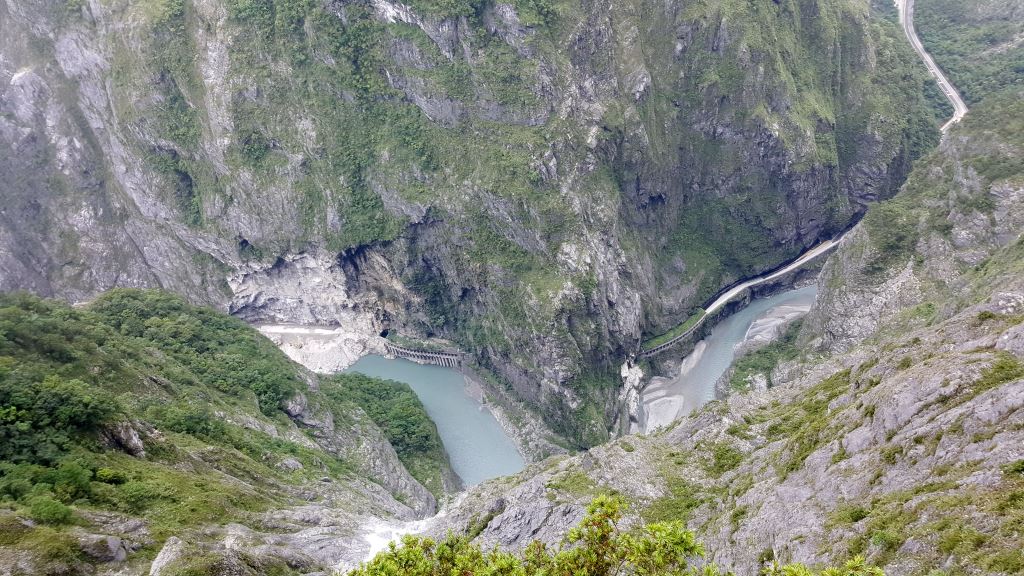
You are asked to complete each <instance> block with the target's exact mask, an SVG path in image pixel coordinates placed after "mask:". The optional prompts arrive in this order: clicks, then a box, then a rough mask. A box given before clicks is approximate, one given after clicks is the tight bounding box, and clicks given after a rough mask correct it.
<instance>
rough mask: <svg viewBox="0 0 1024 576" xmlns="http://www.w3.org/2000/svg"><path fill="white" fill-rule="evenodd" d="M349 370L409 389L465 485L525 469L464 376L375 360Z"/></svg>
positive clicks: (367, 359) (364, 359)
mask: <svg viewBox="0 0 1024 576" xmlns="http://www.w3.org/2000/svg"><path fill="white" fill-rule="evenodd" d="M348 370H351V371H353V372H360V373H362V374H366V375H367V376H375V377H377V378H385V379H388V380H397V381H399V382H405V383H406V384H408V385H409V387H410V388H412V390H413V392H415V393H416V395H417V396H419V399H420V401H421V402H423V406H424V408H426V410H427V414H429V415H430V418H431V419H432V420H433V421H434V423H435V424H437V431H438V433H439V434H440V436H441V441H442V442H444V447H445V450H447V451H448V456H449V458H450V459H451V463H452V468H453V469H454V470H455V473H456V474H458V475H459V478H462V482H463V483H464V484H465V485H466V486H473V485H476V484H479V483H481V482H483V481H484V480H489V479H491V478H497V477H498V476H507V475H509V474H515V473H516V472H519V471H520V470H522V469H523V467H524V466H525V463H524V462H523V458H522V456H520V454H519V451H518V450H516V446H515V444H513V442H512V440H511V439H510V438H509V437H508V435H507V434H505V431H504V430H503V429H502V428H501V425H499V424H498V421H497V420H495V418H494V415H492V414H491V412H490V410H488V409H487V408H485V407H484V406H482V405H481V404H480V402H478V401H477V400H476V399H474V398H473V397H472V396H470V395H469V394H468V393H467V391H466V381H465V376H463V375H462V374H461V373H459V372H458V371H456V370H452V369H451V368H442V367H441V366H428V365H423V364H417V363H415V362H410V361H408V360H405V359H402V358H396V359H389V358H384V357H383V356H377V355H371V356H364V357H362V358H360V359H359V361H358V362H356V363H355V364H353V365H352V366H350V367H349V368H348Z"/></svg>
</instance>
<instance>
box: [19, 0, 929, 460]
mask: <svg viewBox="0 0 1024 576" xmlns="http://www.w3.org/2000/svg"><path fill="white" fill-rule="evenodd" d="M924 82H925V77H924V75H923V74H922V70H921V68H920V66H919V65H918V64H917V63H916V61H915V59H914V57H913V55H912V54H911V53H910V51H909V49H908V48H906V47H905V45H904V43H903V41H902V39H901V38H900V36H899V33H898V31H897V30H896V29H895V27H894V26H892V25H891V24H889V23H886V22H882V21H877V20H875V19H874V18H872V16H871V11H870V9H869V6H868V2H867V0H780V1H778V2H748V1H746V0H715V1H700V2H686V3H682V2H670V3H667V4H666V3H651V2H643V1H640V0H631V1H628V2H614V3H613V2H608V1H606V0H599V1H596V2H587V3H584V4H577V3H572V2H567V1H564V0H515V1H514V2H512V3H497V2H489V1H488V2H465V1H455V2H434V1H432V0H417V1H415V2H412V3H411V4H409V5H405V4H401V3H397V2H392V1H391V0H373V1H369V0H356V1H347V0H346V1H327V0H145V1H141V2H136V1H132V2H128V1H126V0H115V1H110V2H106V1H105V2H98V1H91V0H90V1H86V0H73V1H58V0H30V1H25V2H20V1H19V2H5V3H3V4H2V5H0V142H2V144H3V149H4V150H5V151H6V153H4V154H0V173H2V174H3V175H4V182H3V184H2V186H3V188H2V190H3V197H4V200H5V201H4V203H3V204H4V205H3V206H2V207H0V289H4V290H10V289H14V288H24V289H29V290H31V291H34V292H37V293H40V294H43V295H55V296H59V297H62V298H66V299H69V300H73V301H77V300H83V299H88V298H90V297H92V296H94V295H95V294H97V293H99V292H101V291H103V290H106V289H108V288H111V287H115V286H137V287H138V286H149V287H153V286H159V287H163V288H166V289H168V290H171V291H174V292H177V293H179V294H183V295H185V296H187V297H188V298H189V299H190V300H192V301H193V302H198V303H206V304H213V305H217V306H222V307H230V309H231V310H232V311H233V312H234V313H236V314H237V315H239V316H240V317H242V318H244V319H247V320H250V321H254V322H261V321H275V322H289V323H302V324H330V325H334V324H343V325H346V326H352V327H353V330H354V332H356V334H357V335H358V336H359V337H360V338H362V339H363V340H366V341H368V340H371V339H373V338H375V337H376V335H377V334H378V333H379V332H381V331H383V330H385V329H395V328H399V329H401V330H402V331H403V332H406V333H408V334H410V335H420V336H422V335H431V334H437V335H441V336H444V337H446V338H449V339H451V340H453V341H455V342H457V343H459V345H461V346H462V347H463V348H464V349H466V350H467V351H469V352H470V353H472V354H474V355H475V356H476V357H477V358H478V359H479V360H480V362H481V363H482V364H483V366H484V367H485V368H489V369H491V370H493V371H494V372H496V373H497V374H498V375H499V376H500V378H501V379H502V380H503V381H504V382H506V383H508V384H510V385H511V386H512V388H513V389H514V391H515V393H516V395H517V396H519V397H520V398H523V399H525V400H527V401H529V402H530V403H532V404H533V405H534V406H537V407H539V409H540V412H541V413H542V414H543V415H544V416H545V417H546V418H547V420H548V422H549V424H551V425H552V426H554V427H555V428H556V429H557V430H558V431H559V432H561V433H563V434H564V435H566V436H567V437H568V438H570V439H571V441H572V442H574V443H575V444H578V445H592V444H594V443H595V442H598V441H600V440H602V439H604V438H606V437H607V434H608V432H607V431H608V428H609V424H610V422H611V421H612V419H613V416H614V414H615V406H614V404H615V398H616V388H617V387H618V372H617V370H618V365H619V360H620V359H621V357H622V356H623V355H625V354H626V353H628V352H631V351H633V350H635V349H636V346H637V344H638V342H639V341H640V340H641V339H642V338H643V337H644V336H649V335H651V334H655V333H658V332H660V331H663V330H665V329H667V328H669V327H670V326H671V325H673V324H674V323H677V322H679V321H681V320H682V319H684V318H686V317H687V316H688V314H689V312H690V309H691V307H692V306H695V305H697V304H699V303H700V302H702V301H703V299H704V298H706V297H707V296H708V295H710V294H711V293H713V292H714V291H716V290H717V289H718V288H719V287H720V286H722V285H724V284H728V283H729V282H731V281H732V280H735V279H737V278H739V277H742V276H745V275H749V274H752V273H755V272H757V271H759V270H762V269H765V268H767V267H770V266H771V265H773V264H775V263H777V262H779V261H782V260H784V259H786V258H789V257H792V256H794V255H795V254H797V253H798V252H799V251H800V250H801V249H803V248H805V247H807V246H809V245H812V244H813V243H815V242H816V241H818V240H819V239H821V238H823V237H825V236H828V235H831V234H834V233H835V232H836V231H838V230H840V229H843V228H844V227H846V226H847V225H848V224H849V223H850V222H851V221H852V220H853V219H854V218H855V217H856V216H857V215H859V214H860V213H861V212H862V211H863V209H864V205H865V203H866V202H867V201H869V200H874V199H877V198H884V197H887V196H889V195H891V194H892V192H893V191H894V190H895V187H896V186H897V185H898V184H899V183H900V182H901V181H902V179H903V178H904V176H905V174H906V173H907V171H908V169H909V162H910V160H911V159H912V158H914V157H915V156H917V155H918V154H919V153H920V152H921V151H922V150H924V149H926V148H927V146H928V145H930V144H931V143H933V142H934V139H935V130H934V125H933V124H934V122H933V120H932V119H931V117H930V115H929V113H928V111H927V110H926V109H925V105H924V101H923V98H922V96H921V94H922V86H923V85H924ZM296 294H302V295H303V296H302V298H297V297H296ZM570 413H571V414H574V415H577V416H576V417H574V418H565V417H564V415H565V414H570Z"/></svg>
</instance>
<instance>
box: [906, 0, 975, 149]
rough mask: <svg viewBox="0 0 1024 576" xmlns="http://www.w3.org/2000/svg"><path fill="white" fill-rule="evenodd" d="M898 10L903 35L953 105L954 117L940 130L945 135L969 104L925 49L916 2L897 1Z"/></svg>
mask: <svg viewBox="0 0 1024 576" xmlns="http://www.w3.org/2000/svg"><path fill="white" fill-rule="evenodd" d="M896 8H897V9H898V10H899V12H900V25H901V26H902V27H903V33H904V34H906V35H907V40H910V45H911V46H913V47H914V50H915V51H916V52H917V55H918V56H920V57H921V60H924V65H925V66H927V67H928V71H929V72H931V75H932V77H934V78H935V82H936V83H937V84H938V85H939V89H940V90H942V93H943V94H945V95H946V99H947V100H949V103H950V104H952V105H953V117H952V118H950V119H949V121H948V122H946V123H945V124H943V125H942V128H940V130H942V133H943V134H945V133H946V132H947V131H948V130H949V128H950V126H952V125H953V124H956V123H957V122H959V121H960V120H962V119H963V117H964V115H966V114H967V104H966V103H964V100H963V98H961V97H960V93H959V92H958V91H957V89H956V86H953V83H952V82H950V81H949V78H946V75H945V74H944V73H943V72H942V69H941V68H939V66H938V64H936V63H935V60H933V59H932V57H931V54H928V51H927V50H925V49H924V45H923V44H921V39H920V38H918V37H917V31H916V30H915V29H914V0H896Z"/></svg>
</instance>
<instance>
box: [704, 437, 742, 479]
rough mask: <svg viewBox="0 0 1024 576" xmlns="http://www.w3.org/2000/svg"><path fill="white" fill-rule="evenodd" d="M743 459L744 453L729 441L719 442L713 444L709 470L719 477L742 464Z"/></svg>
mask: <svg viewBox="0 0 1024 576" xmlns="http://www.w3.org/2000/svg"><path fill="white" fill-rule="evenodd" d="M742 461H743V453H742V452H740V451H739V450H737V449H736V448H735V447H733V445H732V444H730V443H728V442H717V443H715V444H713V445H711V462H710V463H709V464H708V466H707V471H708V473H709V474H711V475H712V476H714V477H716V478H718V477H720V476H721V475H722V474H725V473H726V472H728V471H729V470H732V469H733V468H735V467H737V466H739V465H740V462H742Z"/></svg>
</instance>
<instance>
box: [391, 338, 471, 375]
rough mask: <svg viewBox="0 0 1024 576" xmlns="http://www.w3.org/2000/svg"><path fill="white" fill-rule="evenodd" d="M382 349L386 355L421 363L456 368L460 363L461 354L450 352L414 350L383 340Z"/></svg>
mask: <svg viewBox="0 0 1024 576" xmlns="http://www.w3.org/2000/svg"><path fill="white" fill-rule="evenodd" d="M384 349H385V350H386V351H387V354H388V356H396V357H398V358H405V359H406V360H412V361H413V362H419V363H421V364H436V365H438V366H444V367H446V368H458V367H459V366H461V365H462V355H461V354H455V353H451V352H427V351H425V350H414V349H412V348H406V347H405V346H399V345H397V344H392V343H391V342H388V341H387V340H385V341H384Z"/></svg>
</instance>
